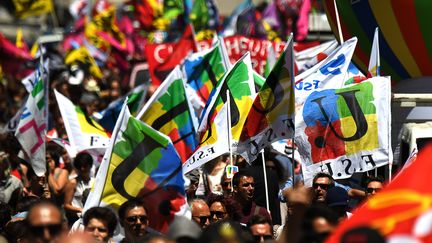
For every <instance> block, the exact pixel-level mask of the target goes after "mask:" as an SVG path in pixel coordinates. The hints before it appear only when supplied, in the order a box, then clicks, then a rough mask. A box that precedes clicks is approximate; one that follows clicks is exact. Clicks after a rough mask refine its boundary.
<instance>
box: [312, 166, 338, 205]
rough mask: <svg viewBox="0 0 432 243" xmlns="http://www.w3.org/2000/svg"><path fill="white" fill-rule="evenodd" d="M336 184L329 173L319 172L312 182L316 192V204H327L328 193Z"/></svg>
mask: <svg viewBox="0 0 432 243" xmlns="http://www.w3.org/2000/svg"><path fill="white" fill-rule="evenodd" d="M334 185H335V182H334V180H333V177H332V176H331V175H329V174H327V173H324V172H319V173H317V174H316V175H315V176H314V178H313V180H312V187H313V191H314V198H313V202H314V203H325V201H326V200H327V191H328V189H329V188H330V187H333V186H334Z"/></svg>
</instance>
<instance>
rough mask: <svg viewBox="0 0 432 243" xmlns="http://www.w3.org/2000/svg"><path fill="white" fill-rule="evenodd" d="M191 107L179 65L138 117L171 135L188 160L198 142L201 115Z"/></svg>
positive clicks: (178, 150) (182, 156)
mask: <svg viewBox="0 0 432 243" xmlns="http://www.w3.org/2000/svg"><path fill="white" fill-rule="evenodd" d="M191 108H192V106H191V104H190V103H189V100H188V97H187V95H186V90H185V84H184V81H183V78H182V73H181V71H180V67H179V66H176V68H175V69H174V70H173V71H172V72H171V73H170V74H169V75H168V77H167V78H166V79H165V80H164V82H162V84H161V86H159V88H158V89H157V90H156V92H155V93H154V94H153V96H152V97H151V98H150V99H149V100H148V101H147V103H146V104H145V106H144V107H143V109H142V110H141V111H140V112H139V113H138V115H137V118H138V119H140V120H141V121H143V122H145V123H146V124H148V125H150V126H151V127H153V128H154V129H156V130H157V131H159V132H161V133H163V134H165V135H167V136H169V137H170V138H171V140H172V141H173V144H174V147H175V148H176V150H177V152H178V153H179V155H180V158H181V160H182V162H184V161H186V160H187V159H188V158H189V156H190V155H191V154H192V152H193V151H194V150H195V148H196V146H197V144H198V141H197V139H196V137H195V134H196V127H197V118H196V117H195V113H194V111H193V110H192V109H191Z"/></svg>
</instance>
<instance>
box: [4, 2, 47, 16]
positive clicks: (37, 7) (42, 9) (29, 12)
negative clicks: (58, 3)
mask: <svg viewBox="0 0 432 243" xmlns="http://www.w3.org/2000/svg"><path fill="white" fill-rule="evenodd" d="M12 2H13V4H14V6H15V15H16V16H17V17H18V18H21V19H24V18H27V17H30V16H39V15H42V14H47V13H50V12H51V11H53V9H54V6H53V3H52V0H32V1H28V0H12Z"/></svg>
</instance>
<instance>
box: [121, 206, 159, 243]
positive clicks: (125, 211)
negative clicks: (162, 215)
mask: <svg viewBox="0 0 432 243" xmlns="http://www.w3.org/2000/svg"><path fill="white" fill-rule="evenodd" d="M147 212H148V210H147V209H146V207H145V203H144V201H142V200H140V199H138V198H134V199H130V200H129V201H126V202H125V203H123V204H122V205H121V206H120V208H119V210H118V215H119V219H120V225H121V226H123V228H124V231H125V238H124V239H123V240H122V241H121V242H123V243H125V242H130V243H135V242H142V241H143V239H144V238H145V237H146V236H149V235H150V234H159V233H158V232H157V231H156V230H154V229H151V228H150V227H149V223H150V219H149V218H148V215H147Z"/></svg>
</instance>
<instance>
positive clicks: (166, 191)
mask: <svg viewBox="0 0 432 243" xmlns="http://www.w3.org/2000/svg"><path fill="white" fill-rule="evenodd" d="M184 183H185V181H184V179H183V173H182V163H181V161H180V157H179V156H178V154H177V152H176V151H175V149H174V146H173V144H172V143H171V141H170V139H169V137H167V136H165V135H164V134H162V133H160V132H158V131H156V130H154V129H153V128H151V127H150V126H148V125H147V124H145V123H143V122H142V121H140V120H138V119H136V118H134V117H132V116H131V114H130V112H129V109H128V108H127V106H125V105H124V106H123V109H122V111H121V114H120V116H119V119H118V121H117V123H116V127H115V129H114V133H113V139H112V140H111V142H110V145H109V147H108V149H107V151H106V153H105V155H104V159H103V162H102V164H101V166H100V168H99V171H98V174H97V176H96V181H95V184H94V187H93V188H92V191H91V192H90V194H89V197H88V199H87V201H86V204H85V206H84V210H87V209H89V208H91V207H94V206H110V207H113V208H114V209H118V207H119V206H120V205H122V204H123V203H124V202H126V201H127V200H128V199H131V198H142V199H143V200H144V201H145V202H146V205H147V207H148V212H147V214H148V216H149V218H150V219H151V220H150V227H152V228H153V229H156V230H158V231H161V232H165V231H166V230H167V228H168V225H169V223H170V222H171V221H172V220H173V218H174V215H183V214H185V213H186V212H187V206H186V205H187V204H186V194H185V190H184Z"/></svg>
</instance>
